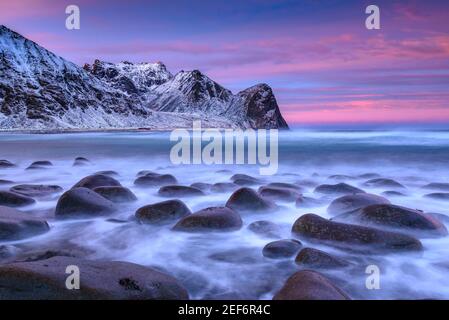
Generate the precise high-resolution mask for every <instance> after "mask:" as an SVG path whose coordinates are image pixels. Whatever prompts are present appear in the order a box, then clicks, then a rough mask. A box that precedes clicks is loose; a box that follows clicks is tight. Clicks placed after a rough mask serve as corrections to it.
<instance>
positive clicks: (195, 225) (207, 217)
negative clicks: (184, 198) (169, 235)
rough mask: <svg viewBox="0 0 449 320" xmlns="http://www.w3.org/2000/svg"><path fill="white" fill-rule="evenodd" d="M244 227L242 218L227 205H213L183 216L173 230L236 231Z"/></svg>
mask: <svg viewBox="0 0 449 320" xmlns="http://www.w3.org/2000/svg"><path fill="white" fill-rule="evenodd" d="M241 227H242V218H241V217H240V215H239V214H238V213H237V212H235V211H234V210H232V209H230V208H226V207H211V208H206V209H203V210H200V211H197V212H195V213H193V214H191V215H188V216H186V217H184V218H182V219H181V220H180V221H179V222H178V223H177V224H176V225H175V226H174V227H173V230H177V231H185V232H202V231H234V230H238V229H240V228H241Z"/></svg>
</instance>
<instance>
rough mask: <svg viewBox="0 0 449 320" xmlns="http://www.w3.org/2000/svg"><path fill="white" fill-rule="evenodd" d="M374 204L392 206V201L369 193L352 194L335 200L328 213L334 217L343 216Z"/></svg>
mask: <svg viewBox="0 0 449 320" xmlns="http://www.w3.org/2000/svg"><path fill="white" fill-rule="evenodd" d="M373 204H390V201H389V200H388V199H386V198H384V197H380V196H377V195H375V194H369V193H358V194H350V195H346V196H343V197H340V198H337V199H335V200H334V201H332V202H331V204H330V205H329V207H328V208H327V212H328V213H330V214H332V215H337V214H342V213H346V212H351V211H354V210H359V209H361V208H363V207H366V206H369V205H373Z"/></svg>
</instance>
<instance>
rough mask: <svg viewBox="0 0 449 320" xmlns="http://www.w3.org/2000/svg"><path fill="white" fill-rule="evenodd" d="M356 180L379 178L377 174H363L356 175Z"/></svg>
mask: <svg viewBox="0 0 449 320" xmlns="http://www.w3.org/2000/svg"><path fill="white" fill-rule="evenodd" d="M357 178H360V179H376V178H380V174H378V173H364V174H361V175H358V176H357Z"/></svg>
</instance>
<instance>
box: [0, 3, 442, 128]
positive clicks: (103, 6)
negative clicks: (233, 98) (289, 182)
mask: <svg viewBox="0 0 449 320" xmlns="http://www.w3.org/2000/svg"><path fill="white" fill-rule="evenodd" d="M69 4H76V5H78V6H79V7H80V9H81V30H75V31H68V30H66V29H65V18H66V14H65V7H66V6H67V5H69ZM369 4H376V5H378V6H379V7H380V9H381V30H367V29H366V28H365V18H366V14H365V8H366V6H367V5H369ZM0 23H2V24H4V25H6V26H7V27H10V28H12V29H14V30H16V31H18V32H19V33H22V34H23V35H25V36H26V37H29V38H30V39H32V40H34V41H36V42H38V43H39V44H41V45H42V46H44V47H46V48H48V49H50V50H52V51H54V52H55V53H57V54H59V55H61V56H62V57H64V58H66V59H69V60H71V61H74V62H76V63H78V64H80V65H82V64H84V63H85V62H89V63H91V62H92V61H93V60H94V59H101V60H106V61H111V62H118V61H123V60H128V61H132V62H143V61H148V62H154V61H162V62H164V63H165V64H166V65H167V67H168V68H169V70H171V71H172V72H173V73H176V72H177V71H179V70H181V69H183V70H191V69H199V70H201V71H203V72H204V73H206V74H207V75H208V76H210V77H211V78H212V79H214V80H215V81H217V82H219V83H220V84H222V85H224V86H226V87H228V88H229V89H231V90H232V91H233V92H238V91H239V90H242V89H245V88H246V87H249V86H251V85H253V84H256V83H259V82H266V83H268V84H269V85H270V86H272V87H273V89H274V92H275V94H276V97H277V99H278V102H279V105H280V107H281V111H282V113H283V114H284V116H285V117H286V119H287V121H288V122H289V123H290V124H298V125H323V124H329V125H330V124H358V125H360V124H362V125H363V124H373V123H374V124H385V123H390V124H404V123H405V124H410V123H412V124H416V123H430V124H436V123H449V102H448V101H449V99H448V98H449V90H448V89H449V1H447V0H442V1H436V0H435V1H431V0H430V1H429V0H427V1H418V0H416V1H413V0H412V1H394V0H390V1H381V0H372V1H364V0H359V1H351V0H339V1H337V0H323V1H315V0H303V1H299V0H297V1H283V0H240V1H234V0H227V1H221V0H204V1H196V0H186V1H180V0H164V1H157V0H156V1H139V0H128V1H113V0H108V1H106V0H105V1H88V0H71V1H64V0H58V1H54V0H20V1H15V2H12V1H6V0H0Z"/></svg>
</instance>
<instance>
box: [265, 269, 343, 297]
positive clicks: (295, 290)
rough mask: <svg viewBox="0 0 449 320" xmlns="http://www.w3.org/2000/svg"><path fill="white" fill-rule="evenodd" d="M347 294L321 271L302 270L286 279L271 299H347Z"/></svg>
mask: <svg viewBox="0 0 449 320" xmlns="http://www.w3.org/2000/svg"><path fill="white" fill-rule="evenodd" d="M349 299H350V298H349V296H348V295H347V294H346V293H345V292H344V291H343V290H341V289H340V288H338V287H337V286H336V285H334V284H333V283H332V282H331V281H330V280H329V279H328V278H326V277H325V276H323V275H322V274H321V273H318V272H315V271H310V270H303V271H298V272H296V273H295V274H293V275H292V276H291V277H290V278H288V279H287V281H286V282H285V284H284V286H283V287H282V288H281V290H280V291H279V292H278V293H276V294H275V296H274V297H273V300H349Z"/></svg>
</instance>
